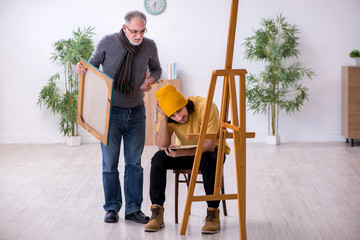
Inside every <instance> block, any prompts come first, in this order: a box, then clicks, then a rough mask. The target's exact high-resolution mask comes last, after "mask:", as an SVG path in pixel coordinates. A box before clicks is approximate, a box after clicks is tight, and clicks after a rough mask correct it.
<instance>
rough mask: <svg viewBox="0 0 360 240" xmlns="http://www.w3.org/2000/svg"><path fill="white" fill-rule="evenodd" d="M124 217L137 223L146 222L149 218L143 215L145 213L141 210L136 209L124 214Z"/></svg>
mask: <svg viewBox="0 0 360 240" xmlns="http://www.w3.org/2000/svg"><path fill="white" fill-rule="evenodd" d="M125 219H126V220H130V221H134V222H137V223H143V224H146V223H148V222H149V220H150V218H149V217H148V216H145V214H144V213H143V212H142V211H136V212H133V213H130V214H128V215H126V216H125Z"/></svg>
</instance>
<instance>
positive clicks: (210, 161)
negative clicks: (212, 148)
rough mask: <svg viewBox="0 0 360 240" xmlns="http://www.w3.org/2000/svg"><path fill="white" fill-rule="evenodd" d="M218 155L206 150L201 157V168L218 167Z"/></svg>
mask: <svg viewBox="0 0 360 240" xmlns="http://www.w3.org/2000/svg"><path fill="white" fill-rule="evenodd" d="M216 159H217V155H216V154H214V153H213V152H205V153H203V155H202V157H201V163H200V170H201V171H203V170H207V169H214V168H216Z"/></svg>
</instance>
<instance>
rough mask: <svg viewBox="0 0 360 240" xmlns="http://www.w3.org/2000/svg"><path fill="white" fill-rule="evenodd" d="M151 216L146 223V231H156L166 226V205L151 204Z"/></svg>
mask: <svg viewBox="0 0 360 240" xmlns="http://www.w3.org/2000/svg"><path fill="white" fill-rule="evenodd" d="M151 212H152V215H151V218H150V221H149V222H148V223H147V224H146V225H145V232H156V231H158V230H159V229H160V228H163V227H165V224H164V207H163V206H159V205H157V204H154V205H152V206H151Z"/></svg>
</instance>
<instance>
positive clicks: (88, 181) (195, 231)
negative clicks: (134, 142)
mask: <svg viewBox="0 0 360 240" xmlns="http://www.w3.org/2000/svg"><path fill="white" fill-rule="evenodd" d="M230 145H231V144H230ZM155 151H156V148H155V147H146V148H145V152H144V155H143V167H144V202H143V207H142V210H143V211H144V212H145V213H146V214H147V215H150V210H149V209H150V200H149V195H148V192H149V170H150V169H149V167H150V159H151V156H152V155H153V154H154V152H155ZM121 162H123V160H121ZM224 168H225V191H226V192H227V193H234V192H235V175H234V162H233V158H232V155H230V157H228V159H227V160H226V163H225V166H224ZM120 172H121V173H120V175H121V179H122V177H123V165H122V164H121V166H120ZM167 186H168V187H167V190H166V191H167V201H166V203H165V224H166V227H165V228H164V229H162V230H160V231H159V232H156V233H148V232H144V231H143V227H144V225H141V224H136V223H133V222H129V221H125V220H124V209H121V211H120V220H119V222H118V223H116V224H107V223H104V221H103V217H104V210H103V209H102V204H103V198H104V197H103V191H102V180H101V152H100V146H99V144H84V145H82V146H80V147H67V146H65V145H63V144H53V145H16V144H9V145H0V239H1V240H7V239H31V240H34V239H36V240H38V239H46V240H49V239H61V240H63V239H76V240H78V239H186V240H190V239H239V227H238V215H237V203H236V201H235V200H228V201H227V206H228V216H227V217H224V216H223V214H222V208H220V209H221V216H220V218H221V224H222V229H221V231H220V232H219V233H217V234H215V235H202V234H201V226H202V224H203V220H204V217H205V213H206V204H205V203H204V202H199V203H193V205H192V210H191V215H190V218H189V225H188V228H187V233H186V235H183V236H182V235H180V234H179V231H180V226H181V218H182V211H183V207H184V204H185V198H186V187H185V186H184V184H182V186H181V188H180V191H181V192H182V193H183V194H182V195H181V194H180V202H179V204H180V213H179V215H180V219H179V222H180V223H179V224H175V222H174V176H173V174H172V172H169V173H168V185H167ZM195 193H196V194H203V188H202V186H201V185H197V187H196V189H195ZM246 219H247V236H248V239H259V240H266V239H269V240H279V239H286V240H287V239H289V240H295V239H306V240H315V239H319V240H320V239H326V240H332V239H334V240H335V239H339V240H346V239H352V240H359V239H360V146H359V144H357V146H355V147H350V146H349V145H346V144H345V143H285V144H282V145H280V146H277V147H274V146H267V145H265V144H261V143H248V144H247V216H246Z"/></svg>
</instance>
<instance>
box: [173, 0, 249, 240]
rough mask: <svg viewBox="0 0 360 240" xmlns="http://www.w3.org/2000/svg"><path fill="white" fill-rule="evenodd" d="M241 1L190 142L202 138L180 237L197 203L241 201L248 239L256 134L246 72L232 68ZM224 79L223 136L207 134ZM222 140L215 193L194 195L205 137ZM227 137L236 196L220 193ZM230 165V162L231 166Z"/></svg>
mask: <svg viewBox="0 0 360 240" xmlns="http://www.w3.org/2000/svg"><path fill="white" fill-rule="evenodd" d="M237 10H238V0H232V4H231V12H230V21H229V32H228V42H227V50H226V60H225V69H223V70H214V71H213V72H212V76H211V80H210V86H209V91H208V96H207V103H206V109H205V115H204V118H203V120H202V124H201V130H200V133H199V134H190V135H189V136H188V138H189V139H198V145H197V149H196V153H195V158H194V164H193V168H192V173H191V179H190V185H189V190H188V194H187V198H186V204H185V209H184V214H183V219H182V224H181V229H180V234H182V235H184V234H185V233H186V228H187V224H188V220H189V214H190V209H191V204H192V202H193V201H214V200H223V199H225V200H228V199H237V200H238V211H239V227H240V239H241V240H246V214H245V211H246V138H253V137H255V133H246V102H245V101H246V99H245V94H246V91H245V74H246V73H247V72H246V70H245V69H232V60H233V52H234V40H235V29H236V20H237ZM219 76H221V77H222V76H223V77H224V82H223V92H222V102H221V111H220V126H219V127H220V130H219V133H212V134H206V129H207V124H208V120H209V115H210V109H211V104H212V101H213V97H214V91H215V86H216V80H217V77H219ZM235 76H239V79H240V82H239V91H240V96H239V112H238V107H237V99H236V85H235ZM229 103H230V109H231V123H232V124H229V123H228V110H229ZM227 129H231V130H232V133H230V132H227ZM217 137H219V145H218V155H217V165H216V176H215V184H214V194H213V195H205V196H194V189H195V183H196V177H197V173H198V171H199V166H200V161H201V155H202V150H203V145H204V140H205V138H207V139H209V138H213V139H214V138H217ZM225 138H233V141H234V149H233V150H234V155H235V166H236V181H237V193H236V194H220V188H221V179H222V172H223V160H224V150H225ZM228 164H229V163H228Z"/></svg>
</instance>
